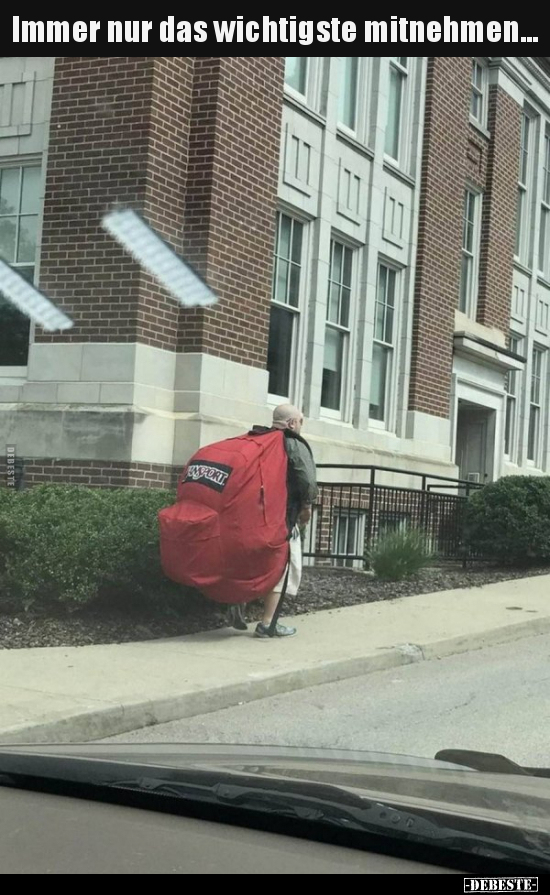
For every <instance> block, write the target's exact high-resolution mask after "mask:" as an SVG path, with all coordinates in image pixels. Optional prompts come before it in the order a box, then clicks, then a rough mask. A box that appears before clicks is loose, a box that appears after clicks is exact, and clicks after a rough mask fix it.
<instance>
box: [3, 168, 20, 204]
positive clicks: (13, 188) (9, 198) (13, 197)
mask: <svg viewBox="0 0 550 895" xmlns="http://www.w3.org/2000/svg"><path fill="white" fill-rule="evenodd" d="M20 189H21V168H4V170H3V171H0V214H18V212H19V194H20Z"/></svg>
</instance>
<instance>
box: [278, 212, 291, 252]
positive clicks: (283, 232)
mask: <svg viewBox="0 0 550 895" xmlns="http://www.w3.org/2000/svg"><path fill="white" fill-rule="evenodd" d="M291 236H292V220H291V218H289V217H287V215H286V214H283V215H281V226H280V230H279V246H278V249H277V254H278V255H279V257H280V258H287V259H290V240H291Z"/></svg>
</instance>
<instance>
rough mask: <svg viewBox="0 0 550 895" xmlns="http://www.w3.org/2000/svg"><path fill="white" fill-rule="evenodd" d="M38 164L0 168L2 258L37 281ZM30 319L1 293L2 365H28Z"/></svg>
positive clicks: (0, 348) (0, 344) (0, 239)
mask: <svg viewBox="0 0 550 895" xmlns="http://www.w3.org/2000/svg"><path fill="white" fill-rule="evenodd" d="M40 183H41V172H40V166H39V165H28V166H17V167H9V168H8V167H6V168H0V257H1V258H3V259H4V261H7V262H8V264H11V266H12V267H14V268H15V269H16V270H18V271H19V273H21V274H22V275H23V276H24V277H25V278H26V279H27V280H29V281H30V282H33V281H34V273H35V264H36V238H37V231H38V215H39V211H40ZM28 351H29V320H28V318H27V317H26V316H24V315H23V314H21V313H19V311H18V310H17V309H16V308H14V307H13V305H12V304H8V302H7V301H6V300H5V299H3V298H2V295H1V294H0V366H18V367H19V366H23V367H24V366H26V364H27V356H28Z"/></svg>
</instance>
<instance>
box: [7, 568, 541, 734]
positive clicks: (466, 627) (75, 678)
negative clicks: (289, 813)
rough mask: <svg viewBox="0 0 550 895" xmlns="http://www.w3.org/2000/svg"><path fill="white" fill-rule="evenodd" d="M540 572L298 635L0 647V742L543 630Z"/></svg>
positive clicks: (329, 617) (214, 702) (226, 701)
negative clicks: (269, 638)
mask: <svg viewBox="0 0 550 895" xmlns="http://www.w3.org/2000/svg"><path fill="white" fill-rule="evenodd" d="M549 596H550V576H543V577H538V578H528V579H523V580H517V581H509V582H501V583H498V584H490V585H487V586H485V587H482V588H474V589H472V590H456V591H447V592H445V593H437V594H430V595H423V596H419V597H409V598H406V599H399V600H395V601H393V602H387V603H371V604H367V605H364V606H354V607H352V608H349V609H341V610H334V611H327V612H320V613H317V614H314V615H311V616H301V617H300V618H298V619H296V620H295V623H296V625H297V626H298V628H299V636H298V637H296V638H292V639H290V640H281V641H261V640H256V639H254V638H253V637H252V630H253V629H252V628H251V631H250V633H249V634H244V633H242V634H241V633H238V632H234V631H227V630H224V631H216V632H211V633H207V634H197V635H192V636H189V637H181V638H178V639H173V640H162V641H152V642H149V643H136V644H123V645H120V646H116V645H115V646H89V647H79V648H53V649H30V650H2V651H0V742H1V743H44V742H49V743H63V742H65V743H77V742H85V741H90V740H94V739H101V738H105V737H108V736H114V735H116V734H122V733H125V732H127V731H130V730H135V729H137V728H141V727H146V726H149V725H152V724H157V723H163V722H166V721H175V720H179V719H182V718H186V717H191V716H193V715H197V714H203V713H207V712H212V711H216V710H218V709H221V708H226V707H228V706H231V705H236V704H238V703H242V702H248V701H252V700H255V699H261V698H263V697H265V696H271V695H273V694H276V693H282V692H288V691H291V690H296V689H300V688H302V687H308V686H311V685H316V684H322V683H328V682H331V681H337V680H342V679H344V678H350V677H355V676H358V675H361V674H367V673H369V672H372V671H378V670H381V669H385V668H390V667H392V666H398V665H404V664H408V663H411V662H416V661H422V660H424V659H431V658H435V657H442V656H448V655H452V654H456V653H461V652H466V651H468V650H472V649H479V648H482V647H484V646H488V645H492V644H497V643H505V642H507V641H511V640H515V639H518V638H520V637H524V636H531V635H533V634H537V633H540V634H543V633H548V632H550V599H549Z"/></svg>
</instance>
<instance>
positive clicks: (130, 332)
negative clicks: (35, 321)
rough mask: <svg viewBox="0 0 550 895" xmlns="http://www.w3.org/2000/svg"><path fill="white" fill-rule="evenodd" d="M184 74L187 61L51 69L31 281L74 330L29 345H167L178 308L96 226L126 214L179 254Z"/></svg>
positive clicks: (96, 62) (130, 60)
mask: <svg viewBox="0 0 550 895" xmlns="http://www.w3.org/2000/svg"><path fill="white" fill-rule="evenodd" d="M192 69H193V60H192V59H189V57H178V58H155V57H147V56H143V57H140V56H135V57H126V56H112V57H59V58H58V59H57V60H56V66H55V79H54V88H53V101H52V116H51V128H50V145H49V152H48V168H47V178H46V192H45V203H44V224H43V237H42V253H41V268H40V283H41V286H42V287H43V288H44V290H45V291H46V292H47V293H48V294H49V295H50V296H51V297H52V298H53V299H54V300H55V301H57V302H59V303H60V304H61V306H62V307H63V308H64V309H66V310H67V311H68V313H69V314H70V315H71V316H72V317H73V319H74V320H75V324H76V325H75V327H74V328H73V329H72V330H70V331H68V332H67V333H64V334H53V335H50V334H46V333H42V332H40V331H38V332H37V341H42V342H64V341H69V342H83V341H101V342H129V341H136V340H138V339H139V341H142V342H145V343H146V344H150V345H156V346H157V347H162V348H172V349H174V348H175V347H176V341H177V335H176V333H177V317H178V307H177V305H176V304H175V303H174V302H173V301H171V300H170V299H169V298H168V297H167V296H165V294H164V293H163V292H162V290H161V289H159V288H158V287H157V286H156V285H155V284H154V283H153V282H151V281H150V279H149V278H148V277H147V276H146V275H145V274H144V273H143V272H142V271H141V270H140V268H139V267H138V266H137V265H136V264H135V263H134V262H133V261H132V260H131V258H130V257H129V256H128V255H127V254H126V253H125V252H123V251H122V249H120V248H118V246H117V245H116V244H115V243H114V241H113V240H112V239H111V238H110V237H109V236H108V235H107V234H106V233H105V232H104V231H103V230H102V229H101V227H100V221H101V217H102V215H103V214H104V213H105V211H107V210H109V209H110V208H112V207H113V206H114V205H116V204H118V203H121V204H130V205H132V206H133V207H137V208H139V209H141V210H143V211H144V212H145V213H146V215H147V216H148V217H149V218H150V219H151V220H152V221H154V223H155V225H156V226H157V227H159V229H160V230H161V232H162V233H163V235H165V236H166V237H167V238H170V239H171V240H172V242H173V243H174V245H175V246H176V247H177V248H181V232H182V229H183V202H184V190H185V177H186V164H187V146H188V131H189V113H190V105H191V91H192Z"/></svg>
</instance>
